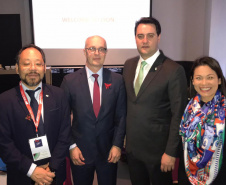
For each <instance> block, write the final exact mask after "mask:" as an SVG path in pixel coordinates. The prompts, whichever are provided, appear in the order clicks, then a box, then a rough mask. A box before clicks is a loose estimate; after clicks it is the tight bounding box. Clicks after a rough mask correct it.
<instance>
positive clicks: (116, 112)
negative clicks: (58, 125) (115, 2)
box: [61, 36, 126, 185]
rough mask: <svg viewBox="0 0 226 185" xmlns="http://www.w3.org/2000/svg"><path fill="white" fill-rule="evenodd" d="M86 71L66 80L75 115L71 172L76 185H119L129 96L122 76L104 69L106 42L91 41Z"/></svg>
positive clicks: (88, 39) (84, 69) (91, 38)
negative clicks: (94, 179) (117, 178)
mask: <svg viewBox="0 0 226 185" xmlns="http://www.w3.org/2000/svg"><path fill="white" fill-rule="evenodd" d="M84 54H85V56H86V65H85V68H83V69H80V70H78V71H76V72H75V73H73V74H69V75H67V76H65V78H64V80H63V82H62V84H61V87H62V88H63V89H64V90H65V94H66V97H67V99H68V102H69V103H70V107H71V110H72V112H73V121H72V141H71V146H70V157H71V168H72V175H73V181H74V184H75V185H92V184H93V178H94V172H95V171H96V173H97V179H98V184H99V185H106V184H108V185H115V184H116V175H117V162H118V160H119V159H120V156H121V148H122V146H123V140H124V136H125V116H126V92H125V86H124V82H123V79H122V76H121V75H119V74H116V73H113V72H111V71H109V70H107V69H104V68H103V64H104V60H105V57H106V54H107V45H106V41H105V40H104V39H103V38H102V37H100V36H92V37H89V38H87V40H86V43H85V49H84Z"/></svg>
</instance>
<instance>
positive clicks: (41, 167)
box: [0, 45, 71, 185]
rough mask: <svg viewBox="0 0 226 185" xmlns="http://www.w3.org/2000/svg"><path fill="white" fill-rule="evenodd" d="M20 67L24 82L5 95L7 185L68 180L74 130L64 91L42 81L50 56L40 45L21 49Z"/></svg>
mask: <svg viewBox="0 0 226 185" xmlns="http://www.w3.org/2000/svg"><path fill="white" fill-rule="evenodd" d="M16 71H17V73H18V74H19V76H20V78H21V82H20V84H19V86H17V87H15V88H13V89H10V90H8V91H6V92H4V93H2V94H1V95H0V102H1V103H0V156H1V158H2V159H3V161H4V162H5V163H6V165H7V184H8V185H15V184H21V185H22V184H23V185H31V184H36V185H37V184H39V185H43V184H53V183H54V184H57V185H62V184H63V182H64V180H65V177H66V176H65V175H66V166H65V158H66V154H67V152H68V149H69V145H70V129H71V126H70V109H69V106H68V103H67V101H66V99H65V96H64V92H63V90H62V89H60V88H58V87H53V86H50V85H47V84H44V83H42V79H43V77H44V74H45V71H46V65H45V55H44V53H43V51H42V50H41V49H40V48H39V47H37V46H35V45H28V46H25V47H23V48H22V49H21V50H20V51H19V54H18V57H17V63H16ZM31 94H33V95H31ZM36 114H37V116H36Z"/></svg>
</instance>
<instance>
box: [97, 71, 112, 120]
mask: <svg viewBox="0 0 226 185" xmlns="http://www.w3.org/2000/svg"><path fill="white" fill-rule="evenodd" d="M109 84H112V78H111V72H110V71H109V70H108V69H105V68H103V83H102V98H101V99H102V101H101V107H100V112H103V110H104V107H105V106H107V105H106V104H107V102H108V101H107V99H108V97H109V95H110V94H109V93H110V90H111V87H109V88H108V87H107V85H109ZM100 112H99V115H98V118H100V116H101V115H100Z"/></svg>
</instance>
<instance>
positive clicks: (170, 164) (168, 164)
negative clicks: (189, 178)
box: [161, 153, 176, 172]
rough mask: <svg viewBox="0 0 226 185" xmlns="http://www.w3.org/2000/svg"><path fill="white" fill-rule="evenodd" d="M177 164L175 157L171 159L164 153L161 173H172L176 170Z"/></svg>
mask: <svg viewBox="0 0 226 185" xmlns="http://www.w3.org/2000/svg"><path fill="white" fill-rule="evenodd" d="M175 162H176V158H175V157H171V156H169V155H167V154H166V153H164V154H163V155H162V160H161V171H162V172H167V171H172V170H173V169H174V165H175Z"/></svg>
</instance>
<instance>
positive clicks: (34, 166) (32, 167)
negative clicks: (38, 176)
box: [27, 163, 37, 177]
mask: <svg viewBox="0 0 226 185" xmlns="http://www.w3.org/2000/svg"><path fill="white" fill-rule="evenodd" d="M36 167H37V165H36V164H34V163H32V164H31V167H30V169H29V171H28V172H27V176H28V177H31V175H32V173H33V172H34V171H35V168H36Z"/></svg>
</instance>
